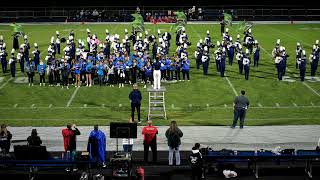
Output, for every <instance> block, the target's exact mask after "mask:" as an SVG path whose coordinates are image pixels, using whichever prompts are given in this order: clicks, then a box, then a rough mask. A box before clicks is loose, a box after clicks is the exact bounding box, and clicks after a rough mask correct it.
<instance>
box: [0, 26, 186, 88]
mask: <svg viewBox="0 0 320 180" xmlns="http://www.w3.org/2000/svg"><path fill="white" fill-rule="evenodd" d="M124 31H125V36H124V37H123V39H120V36H119V35H118V34H111V33H109V31H108V30H106V38H105V40H104V41H100V40H99V39H98V37H97V36H96V35H95V34H93V33H91V31H90V29H87V34H88V36H87V39H86V42H85V41H84V40H81V39H79V40H78V42H76V39H75V34H74V32H73V31H71V32H70V34H69V37H68V38H67V39H66V38H61V37H60V34H59V32H58V31H57V32H56V37H54V36H53V37H52V38H51V39H50V43H49V47H48V49H47V55H46V56H45V58H44V59H42V58H40V50H39V47H38V44H37V43H34V49H33V51H32V54H33V57H32V55H31V54H30V52H29V51H30V50H31V46H30V43H29V41H28V36H27V35H25V36H24V43H22V44H21V45H20V47H19V49H18V52H17V55H15V51H16V50H15V49H12V51H11V58H10V60H9V63H7V56H8V54H7V52H6V44H5V42H4V40H3V37H2V36H1V37H0V56H1V62H2V70H3V73H4V74H5V73H6V72H7V64H9V65H10V72H11V75H12V77H15V73H16V63H19V64H20V69H21V72H23V73H26V74H27V76H28V82H29V86H33V85H34V76H35V74H36V73H37V74H39V78H40V86H45V85H46V82H47V78H48V80H49V86H62V88H63V87H66V88H69V85H70V84H73V85H74V86H75V87H80V86H82V85H86V86H92V85H93V84H94V81H93V80H94V79H96V80H97V84H99V85H100V86H102V85H104V84H108V85H110V86H115V85H117V84H118V85H119V88H120V87H124V84H131V83H136V82H138V81H139V82H141V83H144V84H145V86H144V87H145V88H146V85H147V83H148V82H150V83H151V84H152V82H153V80H154V78H153V72H154V68H155V67H154V64H155V62H160V65H161V67H160V71H161V79H162V80H164V81H169V80H173V79H176V80H179V81H181V80H185V79H186V80H190V77H189V70H190V60H189V57H188V53H187V48H188V45H190V43H189V42H188V36H187V34H186V32H185V29H184V28H183V30H182V32H181V34H180V35H179V38H178V39H177V42H176V45H177V47H178V48H177V52H176V54H174V55H173V56H170V55H169V49H170V45H171V44H170V40H171V34H170V33H168V32H164V33H161V32H160V30H158V35H156V36H155V35H149V33H148V31H145V32H144V35H143V34H142V33H141V32H140V33H135V32H133V33H132V34H131V35H129V34H128V30H127V29H125V30H124ZM63 42H66V46H65V47H64V48H63V49H62V48H61V45H60V44H61V43H63ZM132 49H133V51H131V50H132ZM149 52H151V53H149ZM59 54H62V58H59V57H58V55H59ZM181 73H182V75H183V78H181V75H180V74H181ZM47 76H48V77H47Z"/></svg>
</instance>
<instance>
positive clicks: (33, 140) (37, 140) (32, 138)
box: [27, 129, 42, 146]
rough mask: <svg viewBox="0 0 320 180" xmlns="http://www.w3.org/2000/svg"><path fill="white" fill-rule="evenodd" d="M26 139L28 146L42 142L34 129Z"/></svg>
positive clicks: (38, 144)
mask: <svg viewBox="0 0 320 180" xmlns="http://www.w3.org/2000/svg"><path fill="white" fill-rule="evenodd" d="M27 141H28V145H29V146H40V145H41V144H42V141H41V139H40V137H39V136H38V132H37V130H36V129H32V131H31V136H29V137H28V138H27Z"/></svg>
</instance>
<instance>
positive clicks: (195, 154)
mask: <svg viewBox="0 0 320 180" xmlns="http://www.w3.org/2000/svg"><path fill="white" fill-rule="evenodd" d="M189 163H190V165H191V170H192V180H195V179H198V180H199V179H201V178H202V165H203V159H202V154H201V153H200V152H199V149H198V148H197V147H193V148H192V153H191V154H190V155H189Z"/></svg>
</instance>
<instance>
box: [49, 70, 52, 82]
mask: <svg viewBox="0 0 320 180" xmlns="http://www.w3.org/2000/svg"><path fill="white" fill-rule="evenodd" d="M49 84H51V85H53V72H50V73H49Z"/></svg>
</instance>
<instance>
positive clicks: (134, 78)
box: [131, 67, 137, 84]
mask: <svg viewBox="0 0 320 180" xmlns="http://www.w3.org/2000/svg"><path fill="white" fill-rule="evenodd" d="M131 75H132V77H131V78H132V79H131V82H132V83H133V84H134V83H136V82H137V68H135V67H134V68H132V69H131Z"/></svg>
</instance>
